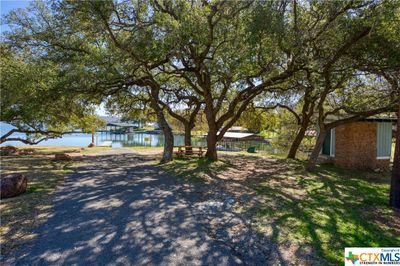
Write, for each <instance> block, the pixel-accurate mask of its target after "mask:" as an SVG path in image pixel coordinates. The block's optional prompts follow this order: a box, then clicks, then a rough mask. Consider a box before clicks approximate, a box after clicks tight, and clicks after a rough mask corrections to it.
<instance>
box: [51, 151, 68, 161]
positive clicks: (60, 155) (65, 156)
mask: <svg viewBox="0 0 400 266" xmlns="http://www.w3.org/2000/svg"><path fill="white" fill-rule="evenodd" d="M54 160H55V161H72V157H71V156H70V155H68V154H66V153H57V154H55V155H54Z"/></svg>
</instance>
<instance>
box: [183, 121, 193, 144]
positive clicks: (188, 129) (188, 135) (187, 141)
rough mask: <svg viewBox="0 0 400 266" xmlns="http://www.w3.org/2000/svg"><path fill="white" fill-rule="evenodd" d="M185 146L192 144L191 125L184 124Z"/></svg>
mask: <svg viewBox="0 0 400 266" xmlns="http://www.w3.org/2000/svg"><path fill="white" fill-rule="evenodd" d="M185 146H192V127H191V126H190V124H185Z"/></svg>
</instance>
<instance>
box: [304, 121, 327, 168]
mask: <svg viewBox="0 0 400 266" xmlns="http://www.w3.org/2000/svg"><path fill="white" fill-rule="evenodd" d="M326 132H327V129H323V130H322V129H320V132H319V134H318V138H317V142H316V143H315V146H314V149H313V151H312V153H311V155H310V158H308V163H307V166H306V170H307V171H309V172H313V171H315V167H316V164H317V160H318V156H319V153H320V152H321V149H322V146H323V144H324V140H325V136H326Z"/></svg>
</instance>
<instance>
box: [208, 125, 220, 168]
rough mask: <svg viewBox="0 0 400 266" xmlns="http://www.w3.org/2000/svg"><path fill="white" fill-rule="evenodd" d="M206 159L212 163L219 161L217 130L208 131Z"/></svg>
mask: <svg viewBox="0 0 400 266" xmlns="http://www.w3.org/2000/svg"><path fill="white" fill-rule="evenodd" d="M206 157H207V159H208V160H210V161H216V160H218V155H217V131H216V130H210V129H209V130H208V134H207V152H206Z"/></svg>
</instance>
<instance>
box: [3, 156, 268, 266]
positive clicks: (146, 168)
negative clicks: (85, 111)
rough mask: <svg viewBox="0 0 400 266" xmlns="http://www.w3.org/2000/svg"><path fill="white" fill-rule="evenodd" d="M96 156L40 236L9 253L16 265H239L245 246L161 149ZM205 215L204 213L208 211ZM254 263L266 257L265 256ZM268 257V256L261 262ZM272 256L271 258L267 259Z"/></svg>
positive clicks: (71, 179) (59, 197)
mask: <svg viewBox="0 0 400 266" xmlns="http://www.w3.org/2000/svg"><path fill="white" fill-rule="evenodd" d="M128 151H129V150H119V151H115V150H114V151H113V150H111V151H110V152H108V153H105V154H102V155H98V156H95V157H90V158H88V159H86V160H85V165H84V166H81V167H79V168H78V169H77V170H76V172H75V174H72V175H70V176H68V177H67V178H66V180H65V182H64V183H63V185H62V186H60V187H59V188H58V189H57V191H56V192H55V195H54V207H53V209H52V210H50V212H49V213H50V215H49V218H48V220H47V221H46V222H45V223H44V224H42V225H40V226H39V227H37V228H36V230H35V232H34V233H35V234H37V237H36V238H35V239H34V240H33V241H31V242H29V243H28V244H25V245H23V246H22V247H21V248H20V249H19V251H18V252H17V253H14V254H12V255H9V257H8V258H4V259H5V261H3V262H5V264H12V265H14V264H16V265H237V264H239V265H240V264H243V263H244V259H243V256H241V254H240V251H239V250H238V249H237V248H235V247H233V246H232V245H231V244H230V243H229V242H227V241H226V239H219V238H218V237H213V236H212V235H210V234H209V231H208V230H209V226H208V224H207V223H208V220H207V217H204V215H203V213H201V212H202V211H201V210H200V209H199V208H196V207H195V206H196V204H197V205H198V200H199V196H198V195H197V193H195V191H193V188H191V187H190V186H185V185H183V184H180V183H178V182H176V180H175V179H174V178H173V177H171V176H169V175H168V174H167V173H165V172H164V171H163V170H162V169H161V168H160V167H159V166H157V164H156V161H155V160H154V156H151V157H146V156H143V155H138V154H134V153H132V152H128ZM202 217H204V219H203V218H202ZM254 262H255V263H250V264H259V263H258V262H257V261H254ZM260 264H261V262H260ZM263 264H264V263H263Z"/></svg>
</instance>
